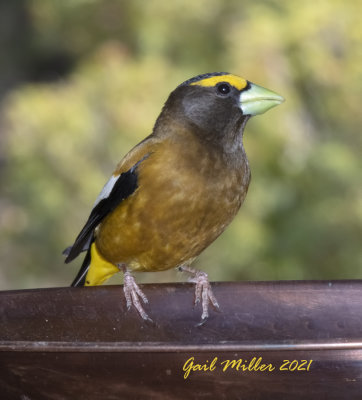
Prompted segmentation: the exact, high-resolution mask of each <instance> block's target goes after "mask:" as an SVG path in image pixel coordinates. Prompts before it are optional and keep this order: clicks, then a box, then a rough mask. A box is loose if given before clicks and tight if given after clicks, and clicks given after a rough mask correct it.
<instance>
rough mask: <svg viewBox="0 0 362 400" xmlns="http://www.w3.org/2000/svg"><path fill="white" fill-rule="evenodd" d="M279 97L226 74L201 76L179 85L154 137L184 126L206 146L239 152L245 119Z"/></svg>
mask: <svg viewBox="0 0 362 400" xmlns="http://www.w3.org/2000/svg"><path fill="white" fill-rule="evenodd" d="M283 101H284V99H283V98H282V97H281V96H279V95H278V94H276V93H274V92H272V91H270V90H268V89H265V88H262V87H261V86H258V85H255V84H253V83H251V82H249V81H247V80H245V79H243V78H240V77H238V76H236V75H232V74H229V73H226V72H216V73H210V74H203V75H199V76H196V77H194V78H192V79H189V80H187V81H186V82H184V83H182V84H181V85H179V86H178V87H177V88H176V89H175V90H174V91H173V92H172V93H171V94H170V96H169V98H168V100H167V101H166V103H165V106H164V108H163V110H162V112H161V114H160V116H159V118H158V120H157V122H156V125H155V129H154V132H153V133H154V135H156V136H157V135H170V134H171V135H173V134H175V132H176V134H177V132H178V130H177V129H175V130H172V131H169V130H167V131H166V130H165V129H163V127H164V126H168V127H169V126H172V125H173V126H180V125H181V126H183V127H184V128H185V129H187V130H188V131H190V132H192V133H193V134H196V135H197V136H198V137H199V138H200V140H202V141H205V143H209V144H214V145H217V146H218V147H220V146H221V148H222V149H223V150H224V151H225V152H226V153H230V152H235V151H239V150H240V148H241V147H242V134H243V130H244V127H245V124H246V122H247V121H248V119H249V118H250V117H251V116H253V115H257V114H262V113H264V112H265V111H267V110H269V109H270V108H272V107H274V106H276V105H278V104H280V103H281V102H283Z"/></svg>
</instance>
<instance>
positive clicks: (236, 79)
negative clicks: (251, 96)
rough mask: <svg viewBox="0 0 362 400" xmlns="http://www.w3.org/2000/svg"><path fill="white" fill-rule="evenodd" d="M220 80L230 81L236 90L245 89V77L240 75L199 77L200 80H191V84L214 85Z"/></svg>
mask: <svg viewBox="0 0 362 400" xmlns="http://www.w3.org/2000/svg"><path fill="white" fill-rule="evenodd" d="M220 82H227V83H230V85H232V86H234V87H235V88H236V89H238V90H243V89H245V88H246V86H247V84H248V82H247V81H246V79H243V78H240V76H236V75H231V74H229V75H218V76H210V78H205V79H201V80H200V81H196V82H193V83H191V85H198V86H215V85H217V84H218V83H220Z"/></svg>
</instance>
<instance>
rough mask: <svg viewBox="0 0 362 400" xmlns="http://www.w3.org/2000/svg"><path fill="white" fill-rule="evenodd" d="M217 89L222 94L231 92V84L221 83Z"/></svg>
mask: <svg viewBox="0 0 362 400" xmlns="http://www.w3.org/2000/svg"><path fill="white" fill-rule="evenodd" d="M217 91H218V93H220V94H223V95H225V94H228V93H229V92H230V85H229V84H227V83H220V85H219V86H218V87H217Z"/></svg>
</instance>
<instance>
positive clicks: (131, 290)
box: [123, 268, 153, 322]
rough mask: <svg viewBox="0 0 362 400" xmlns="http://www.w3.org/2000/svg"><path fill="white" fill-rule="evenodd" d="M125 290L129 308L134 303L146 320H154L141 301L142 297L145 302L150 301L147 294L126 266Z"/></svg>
mask: <svg viewBox="0 0 362 400" xmlns="http://www.w3.org/2000/svg"><path fill="white" fill-rule="evenodd" d="M123 292H124V295H125V297H126V304H127V310H128V311H129V310H130V309H131V307H132V305H133V306H134V307H135V308H136V310H137V311H138V313H139V314H140V316H141V317H142V318H143V319H144V320H147V321H150V322H153V321H152V319H151V318H150V317H149V316H148V314H147V313H146V311H145V310H144V309H143V307H142V304H141V302H140V298H141V300H142V301H143V303H145V304H147V303H148V299H147V297H146V295H145V294H144V293H143V292H142V290H141V289H140V288H139V286H138V285H137V283H136V281H135V279H134V277H133V276H132V275H131V273H130V272H129V271H127V270H126V269H125V268H124V282H123Z"/></svg>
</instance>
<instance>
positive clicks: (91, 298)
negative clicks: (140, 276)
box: [0, 281, 362, 400]
mask: <svg viewBox="0 0 362 400" xmlns="http://www.w3.org/2000/svg"><path fill="white" fill-rule="evenodd" d="M213 287H214V292H215V295H216V296H217V298H218V300H219V303H220V305H221V307H222V310H223V312H222V313H218V312H213V311H212V312H211V316H210V318H209V320H208V321H207V322H206V323H205V324H204V325H203V326H196V325H197V323H198V322H199V318H200V314H201V311H200V309H199V308H198V307H196V308H195V309H193V308H192V299H193V287H192V285H190V284H163V285H144V286H143V289H144V291H145V293H146V295H147V296H148V298H149V300H150V305H148V306H146V311H147V312H149V315H150V317H151V318H153V320H154V322H155V323H154V324H151V323H144V322H143V321H142V320H141V319H140V318H139V317H138V315H137V314H136V313H135V312H127V311H126V309H125V301H124V298H123V294H122V289H121V287H118V286H111V287H110V286H108V287H97V288H79V289H78V288H60V289H59V288H55V289H43V290H22V291H9V292H0V316H1V330H0V393H1V395H0V398H1V399H4V400H6V399H21V400H28V399H32V400H33V399H35V400H42V399H57V400H58V399H186V398H187V399H211V398H212V399H263V400H268V399H278V400H279V399H352V400H354V399H358V400H360V399H362V307H361V303H362V281H353V282H352V281H345V282H270V283H264V282H259V283H252V282H250V283H216V284H213ZM190 357H194V358H195V362H196V363H200V364H202V363H205V362H206V360H208V365H209V364H210V362H211V361H212V360H213V359H214V358H215V357H217V360H216V363H215V366H216V368H215V370H213V371H206V372H204V371H202V372H200V371H196V372H191V373H190V376H189V377H188V378H187V379H186V380H185V379H184V378H183V375H184V371H183V365H184V363H185V362H186V360H188V359H189V358H190ZM253 357H256V358H259V357H262V363H265V364H272V366H273V367H274V368H275V369H274V370H273V371H272V372H267V371H264V372H263V371H236V370H232V369H230V368H229V370H227V371H225V372H223V370H222V367H223V365H222V364H221V363H222V361H224V360H234V359H235V360H238V359H243V362H244V364H245V365H248V363H249V362H250V360H251V359H252V358H253ZM246 360H247V361H246ZM283 360H290V361H293V360H298V361H300V360H308V361H309V360H313V361H312V363H311V366H310V370H309V371H298V370H295V371H293V372H292V371H280V369H279V368H280V366H281V365H282V364H283ZM294 365H295V363H294ZM299 365H300V364H299Z"/></svg>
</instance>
